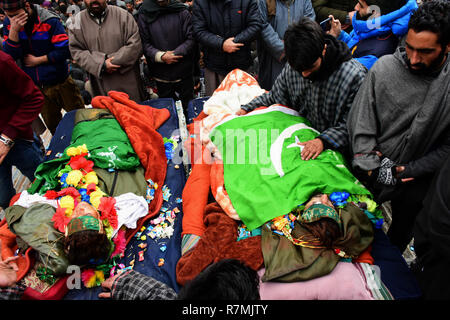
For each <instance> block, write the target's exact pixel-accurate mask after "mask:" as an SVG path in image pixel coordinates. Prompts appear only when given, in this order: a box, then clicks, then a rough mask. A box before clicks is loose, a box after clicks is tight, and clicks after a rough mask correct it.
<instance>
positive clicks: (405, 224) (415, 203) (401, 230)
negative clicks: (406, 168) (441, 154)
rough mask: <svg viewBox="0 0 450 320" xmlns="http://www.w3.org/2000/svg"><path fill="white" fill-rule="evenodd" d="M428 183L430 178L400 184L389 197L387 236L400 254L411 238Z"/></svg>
mask: <svg viewBox="0 0 450 320" xmlns="http://www.w3.org/2000/svg"><path fill="white" fill-rule="evenodd" d="M430 183H431V178H421V179H415V180H413V181H409V182H405V183H401V184H400V185H398V186H397V188H396V190H395V191H394V193H393V194H392V196H391V197H390V200H391V207H392V223H391V225H390V227H389V230H388V233H387V235H388V237H389V239H390V241H391V243H392V244H393V245H395V246H397V247H398V248H399V249H400V251H401V252H402V253H403V251H405V249H406V247H407V245H408V244H409V242H410V241H411V240H412V238H413V227H414V222H415V221H416V217H417V215H418V213H419V212H420V211H421V210H422V208H423V200H424V198H425V195H426V194H427V191H428V189H429V187H430Z"/></svg>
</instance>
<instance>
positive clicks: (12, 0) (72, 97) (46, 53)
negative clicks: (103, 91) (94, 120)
mask: <svg viewBox="0 0 450 320" xmlns="http://www.w3.org/2000/svg"><path fill="white" fill-rule="evenodd" d="M0 7H3V10H4V11H5V13H6V16H7V18H5V21H4V41H3V49H4V51H5V52H6V53H8V54H9V55H11V56H12V57H13V59H14V60H16V61H17V60H19V61H20V65H21V66H22V69H23V70H24V71H25V73H26V74H28V75H29V76H30V78H31V79H32V80H33V81H34V83H35V84H36V85H37V86H38V87H39V88H40V89H41V91H42V93H43V94H44V97H45V100H44V106H43V107H42V111H41V114H42V118H43V119H44V122H45V125H46V126H47V128H48V129H49V130H50V132H51V133H52V134H54V133H55V130H56V127H57V126H58V124H59V121H60V120H61V118H62V115H61V108H63V109H64V110H66V111H71V110H75V109H82V108H84V102H83V99H82V97H81V94H80V91H79V89H78V87H77V86H76V84H75V82H74V81H73V80H72V78H71V77H70V75H69V68H68V64H67V60H68V59H69V58H70V52H69V38H68V36H67V34H66V31H65V29H64V27H63V25H62V23H61V21H60V19H59V16H58V15H57V14H56V13H54V12H52V11H50V10H47V9H44V8H42V7H41V6H39V5H33V4H31V3H30V2H29V1H28V0H2V1H0ZM38 133H41V132H38Z"/></svg>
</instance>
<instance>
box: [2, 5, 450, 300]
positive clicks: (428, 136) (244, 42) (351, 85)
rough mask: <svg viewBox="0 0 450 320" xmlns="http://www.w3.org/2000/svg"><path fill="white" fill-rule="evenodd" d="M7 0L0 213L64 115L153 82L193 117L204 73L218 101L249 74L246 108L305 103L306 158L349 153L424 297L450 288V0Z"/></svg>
mask: <svg viewBox="0 0 450 320" xmlns="http://www.w3.org/2000/svg"><path fill="white" fill-rule="evenodd" d="M0 8H1V10H0V32H1V33H2V45H1V50H0V99H1V102H0V106H1V108H0V112H1V117H0V133H1V135H0V142H1V143H0V207H3V208H6V207H7V206H8V203H9V201H10V199H11V198H12V196H13V195H14V194H15V192H16V190H15V189H14V187H13V184H12V177H11V170H12V166H16V167H17V168H18V169H19V170H20V171H21V172H22V173H23V174H24V175H25V176H27V177H28V178H29V179H30V180H33V172H34V170H35V169H36V167H37V166H38V165H39V163H41V162H42V159H43V154H42V149H43V147H42V141H41V140H40V137H39V136H40V134H42V132H43V128H44V129H45V128H47V129H48V130H49V131H50V133H51V134H54V133H55V130H56V127H57V125H58V123H59V121H60V120H61V109H64V110H65V111H71V110H76V109H82V108H85V106H86V105H88V104H89V103H90V99H91V98H92V97H95V96H99V95H107V93H108V92H109V91H111V90H114V91H120V92H125V93H127V94H128V95H129V97H130V99H131V100H134V101H136V102H138V103H139V102H141V101H144V100H146V99H148V98H149V90H148V89H149V87H150V86H154V88H153V89H154V92H156V93H157V95H158V97H161V98H165V97H170V98H174V99H175V100H181V102H182V105H183V109H184V111H185V113H186V112H187V107H188V103H189V101H191V100H192V99H194V98H195V97H196V94H195V92H196V90H198V88H199V87H200V86H201V83H200V82H201V81H200V79H201V78H202V79H204V85H205V86H204V89H205V95H206V96H211V95H212V94H213V92H214V90H215V89H216V88H217V87H218V86H219V85H220V83H221V82H222V80H223V79H224V78H225V76H226V75H227V74H228V73H229V72H230V71H232V70H234V69H241V70H244V71H246V72H249V73H250V74H252V75H253V76H254V77H255V78H256V79H257V80H258V82H259V84H260V86H261V88H263V89H265V90H266V93H264V94H262V95H260V96H258V97H256V98H255V99H253V100H252V101H251V102H249V103H248V104H246V105H243V106H241V109H240V110H239V111H238V112H237V115H244V114H246V113H248V112H251V111H252V110H254V109H255V108H258V107H260V106H270V105H273V104H282V105H285V106H287V107H290V108H293V109H296V110H298V112H299V113H300V114H301V115H302V116H304V117H305V118H307V119H308V120H309V121H310V122H311V125H312V126H313V127H314V128H315V129H317V130H318V131H319V132H320V135H319V136H318V137H317V138H315V139H313V140H310V141H306V142H304V143H302V145H303V149H302V152H301V157H302V159H303V160H306V161H309V160H313V159H315V158H317V157H318V156H319V155H320V154H321V152H322V151H323V150H324V149H333V150H337V151H340V152H341V153H342V154H343V155H344V156H345V157H346V159H347V160H348V162H349V163H350V164H351V167H352V170H353V172H354V174H355V176H357V177H358V178H359V179H360V181H361V182H363V183H364V184H365V185H366V186H367V187H368V189H369V190H370V191H371V192H373V194H374V196H375V199H376V201H377V202H379V203H384V202H386V201H390V203H391V206H392V224H391V226H390V228H389V231H388V236H389V238H390V241H391V242H392V244H394V245H396V246H397V247H398V248H399V249H400V251H401V252H403V251H404V250H405V248H406V246H407V245H408V244H409V243H410V241H411V239H412V238H413V237H414V238H416V237H417V239H419V240H418V242H417V243H416V253H417V255H418V259H417V263H416V265H415V272H416V273H417V277H418V279H422V278H423V279H426V280H424V281H420V282H421V283H422V284H423V290H424V296H425V297H427V298H443V297H447V298H448V297H450V290H449V286H448V284H449V283H450V282H449V281H447V282H443V281H439V280H438V278H436V277H438V276H439V275H436V274H433V272H431V271H429V270H434V269H436V270H445V269H444V268H445V267H446V266H448V264H449V261H450V253H449V251H450V250H449V246H448V243H446V242H445V241H446V237H448V236H447V235H446V234H445V233H446V232H447V231H446V230H448V223H447V221H448V213H450V211H449V210H448V209H449V199H450V195H449V194H448V187H447V188H445V186H443V185H441V184H443V183H446V184H448V166H449V161H448V159H449V154H450V112H449V107H450V101H449V92H450V75H449V72H450V70H449V68H450V67H449V61H448V52H449V50H450V2H448V1H446V0H432V1H424V2H423V3H422V2H420V3H418V2H417V1H416V0H358V1H354V0H353V1H352V0H345V1H344V0H333V1H332V0H328V1H322V0H321V1H319V0H228V1H220V0H195V1H193V2H179V1H178V0H144V1H142V0H138V1H135V0H125V1H121V0H112V1H107V0H84V1H82V0H78V1H75V0H69V2H66V1H65V0H59V1H58V0H55V1H49V0H46V1H43V2H42V1H38V2H35V1H32V0H0ZM39 115H41V117H42V120H43V122H44V123H43V124H42V122H41V120H40V119H41V117H39ZM44 125H45V126H44ZM441 188H445V189H441ZM437 195H441V196H439V197H438V196H437ZM436 207H440V209H439V210H441V211H440V213H439V215H438V214H437V213H436V212H433V210H437V209H434V208H436ZM416 218H417V219H416ZM416 220H417V221H422V223H420V224H418V223H416ZM424 221H426V222H424ZM447 233H448V232H447ZM417 239H416V240H417ZM11 264H13V261H3V262H1V263H0V266H1V267H2V268H6V269H8V268H9V267H8V266H11ZM437 266H441V267H442V269H439V268H440V267H437ZM11 268H12V267H11ZM442 272H443V273H445V274H446V272H445V271H442ZM0 284H1V282H0ZM8 284H9V282H8ZM109 285H111V283H109ZM112 296H113V297H114V296H115V295H114V294H113V295H112ZM170 297H171V298H174V293H172V292H171V293H170Z"/></svg>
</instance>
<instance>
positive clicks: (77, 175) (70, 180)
mask: <svg viewBox="0 0 450 320" xmlns="http://www.w3.org/2000/svg"><path fill="white" fill-rule="evenodd" d="M82 178H83V173H82V172H81V171H80V170H72V171H70V172H69V173H68V174H67V178H66V182H67V184H69V185H72V186H75V187H76V186H77V185H78V183H79V182H80V181H81V179H82Z"/></svg>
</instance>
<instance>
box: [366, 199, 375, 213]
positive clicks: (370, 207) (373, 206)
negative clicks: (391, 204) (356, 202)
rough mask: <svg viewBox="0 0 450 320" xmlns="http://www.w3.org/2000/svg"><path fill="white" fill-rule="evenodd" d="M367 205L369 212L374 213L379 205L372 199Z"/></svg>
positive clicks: (368, 200)
mask: <svg viewBox="0 0 450 320" xmlns="http://www.w3.org/2000/svg"><path fill="white" fill-rule="evenodd" d="M366 204H367V211H369V212H374V211H375V209H376V208H377V203H376V202H375V201H373V200H372V199H369V198H368V199H367V200H366Z"/></svg>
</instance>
